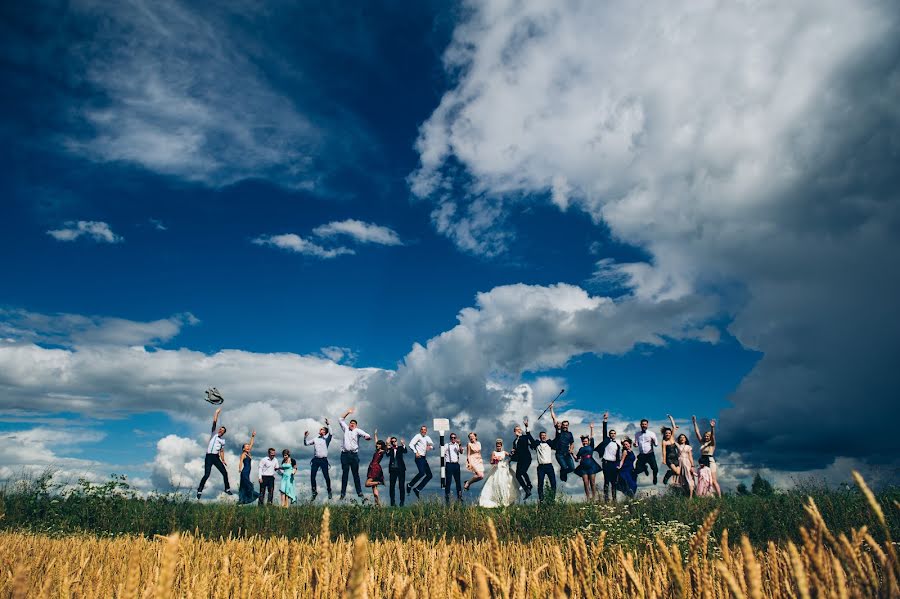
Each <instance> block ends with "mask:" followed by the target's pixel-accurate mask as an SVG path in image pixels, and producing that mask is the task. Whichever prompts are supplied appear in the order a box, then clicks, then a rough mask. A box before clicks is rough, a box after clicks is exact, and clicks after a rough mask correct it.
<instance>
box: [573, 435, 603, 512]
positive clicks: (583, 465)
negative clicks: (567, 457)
mask: <svg viewBox="0 0 900 599" xmlns="http://www.w3.org/2000/svg"><path fill="white" fill-rule="evenodd" d="M575 459H576V460H578V462H579V463H578V467H577V468H575V475H576V476H580V477H581V480H582V481H583V482H584V494H585V496H586V497H587V499H588V501H592V500H594V499H596V498H597V473H598V472H600V464H598V463H597V462H596V460H594V423H593V422H592V423H591V432H590V434H588V435H582V436H581V447H580V448H579V449H578V453H577V454H575Z"/></svg>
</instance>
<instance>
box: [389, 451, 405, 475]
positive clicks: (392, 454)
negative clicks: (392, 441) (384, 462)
mask: <svg viewBox="0 0 900 599" xmlns="http://www.w3.org/2000/svg"><path fill="white" fill-rule="evenodd" d="M404 453H406V447H403V446H400V445H398V446H397V447H396V448H395V447H388V449H387V454H388V458H390V461H389V462H388V470H406V462H404V461H403V454H404Z"/></svg>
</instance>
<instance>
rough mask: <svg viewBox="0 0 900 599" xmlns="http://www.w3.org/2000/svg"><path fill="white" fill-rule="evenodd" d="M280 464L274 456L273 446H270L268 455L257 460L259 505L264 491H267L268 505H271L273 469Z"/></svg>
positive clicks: (273, 491)
mask: <svg viewBox="0 0 900 599" xmlns="http://www.w3.org/2000/svg"><path fill="white" fill-rule="evenodd" d="M280 466H281V464H280V463H279V460H278V458H276V457H275V448H274V447H270V448H269V451H268V455H266V457H264V458H263V459H261V460H260V461H259V505H262V504H263V497H265V495H266V491H268V492H269V505H272V496H273V495H274V494H275V471H276V470H278V468H279V467H280Z"/></svg>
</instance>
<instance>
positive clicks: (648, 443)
mask: <svg viewBox="0 0 900 599" xmlns="http://www.w3.org/2000/svg"><path fill="white" fill-rule="evenodd" d="M649 428H650V422H649V421H648V420H647V419H646V418H644V419H643V420H641V430H640V431H638V434H636V435H635V436H634V446H635V448H636V449H637V461H635V463H634V471H635V473H638V472H641V473H643V474H650V473H649V472H648V471H647V466H649V467H650V470H653V484H654V485H655V484H656V477H657V475H658V474H659V466H657V465H656V450H655V448H656V446H657V445H658V443H657V441H656V433H654V432H653V431H651V430H648V429H649ZM635 478H637V474H635Z"/></svg>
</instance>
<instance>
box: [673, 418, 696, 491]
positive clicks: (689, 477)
mask: <svg viewBox="0 0 900 599" xmlns="http://www.w3.org/2000/svg"><path fill="white" fill-rule="evenodd" d="M676 444H677V447H678V485H679V486H680V487H681V488H682V489H686V490H687V492H688V496H689V497H693V496H694V454H693V453H692V451H691V444H690V443H689V442H688V438H687V435H685V434H684V433H681V434H680V435H678V440H677V441H676Z"/></svg>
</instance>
